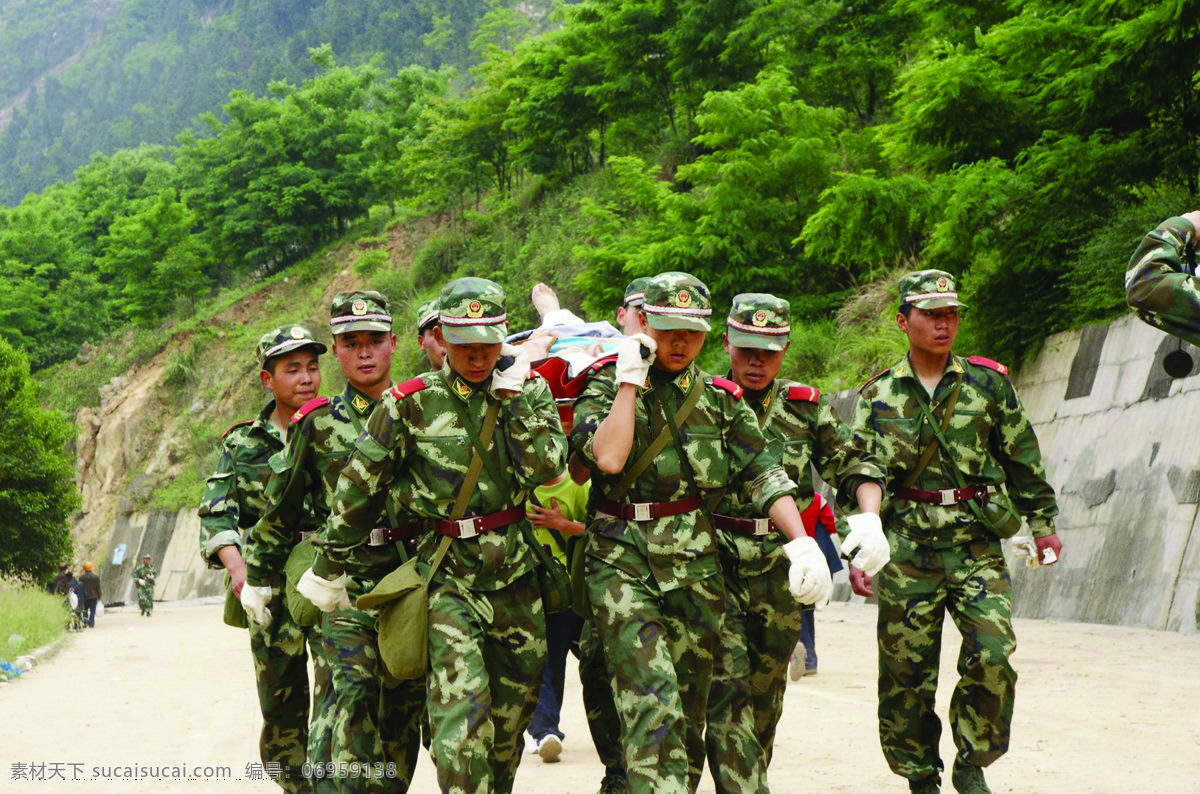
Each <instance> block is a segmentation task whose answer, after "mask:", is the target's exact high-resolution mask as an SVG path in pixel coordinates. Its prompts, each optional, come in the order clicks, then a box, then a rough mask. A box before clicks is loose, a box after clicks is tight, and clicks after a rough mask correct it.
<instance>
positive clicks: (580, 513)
mask: <svg viewBox="0 0 1200 794" xmlns="http://www.w3.org/2000/svg"><path fill="white" fill-rule="evenodd" d="M591 492H592V481H591V480H588V481H587V482H585V483H584V484H583V485H580V484H578V483H577V482H575V481H574V480H572V479H571V477H570V475H569V474H568V475H565V476H564V477H563V479H562V481H561V482H556V483H554V484H553V485H539V486H538V487H537V488H534V489H533V495H534V497H535V498H536V499H537V501H538V504H540V505H541V506H542V507H550V505H551V504H552V503H554V502H557V503H558V507H559V509H560V510H562V514H563V518H565V519H567V520H568V521H579V522H581V523H582V522H586V521H587V506H588V495H589V494H590V493H591ZM525 507H526V510H527V511H529V510H531V509H532V507H533V500H532V499H531V500H529V501H528V502H526V503H525ZM533 534H534V535H535V536H536V537H537V539H538V543H541V544H542V545H543V546H545V547H546V548H547V549H548V550H549V551H550V553H552V554H553V555H554V556H555V557H558V559H560V560H562V562H563V564H564V565H565V564H566V562H567V555H566V552H565V551H563V548H562V546H560V545H559V543H560V542H564V543H565V541H566V539H567V537H568V536H567V535H564V534H562V533H561V532H558V531H556V530H553V529H544V528H535V529H534V530H533Z"/></svg>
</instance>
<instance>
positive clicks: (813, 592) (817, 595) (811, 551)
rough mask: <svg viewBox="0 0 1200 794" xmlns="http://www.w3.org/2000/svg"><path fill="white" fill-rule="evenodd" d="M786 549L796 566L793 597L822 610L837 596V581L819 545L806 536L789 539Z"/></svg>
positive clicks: (792, 576) (791, 587) (792, 571)
mask: <svg viewBox="0 0 1200 794" xmlns="http://www.w3.org/2000/svg"><path fill="white" fill-rule="evenodd" d="M783 550H784V552H785V553H786V554H787V558H788V560H789V561H790V562H791V564H792V567H791V568H790V569H789V570H788V589H789V590H791V591H792V596H793V597H794V598H795V599H796V600H797V601H799V602H800V603H801V604H804V605H805V606H816V608H817V609H822V608H823V607H824V606H825V605H826V604H828V603H829V596H830V595H832V594H833V579H832V578H831V577H830V576H829V564H828V563H827V562H825V555H824V554H822V553H821V549H820V547H819V546H817V542H816V541H815V540H813V539H812V538H810V537H809V536H808V535H805V536H804V537H802V538H796V539H795V540H789V541H788V542H787V543H785V544H784V545H783Z"/></svg>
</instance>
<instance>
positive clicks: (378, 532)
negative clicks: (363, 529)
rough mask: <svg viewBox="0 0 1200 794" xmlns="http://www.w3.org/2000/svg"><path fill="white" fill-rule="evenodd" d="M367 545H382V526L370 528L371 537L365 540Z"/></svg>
mask: <svg viewBox="0 0 1200 794" xmlns="http://www.w3.org/2000/svg"><path fill="white" fill-rule="evenodd" d="M367 545H369V546H382V545H383V527H375V528H374V529H372V530H371V539H370V540H368V541H367Z"/></svg>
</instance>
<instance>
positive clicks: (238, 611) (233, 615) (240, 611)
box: [222, 574, 250, 629]
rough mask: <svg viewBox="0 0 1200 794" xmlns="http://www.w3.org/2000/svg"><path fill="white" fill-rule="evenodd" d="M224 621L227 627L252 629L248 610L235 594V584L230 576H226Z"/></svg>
mask: <svg viewBox="0 0 1200 794" xmlns="http://www.w3.org/2000/svg"><path fill="white" fill-rule="evenodd" d="M222 619H223V620H224V621H225V625H226V626H233V627H234V628H235V629H248V628H250V621H249V620H248V619H247V618H246V610H245V608H244V607H243V606H242V602H241V600H239V599H238V597H237V596H235V595H234V594H233V583H232V582H231V581H230V579H229V574H225V614H224V615H223V616H222Z"/></svg>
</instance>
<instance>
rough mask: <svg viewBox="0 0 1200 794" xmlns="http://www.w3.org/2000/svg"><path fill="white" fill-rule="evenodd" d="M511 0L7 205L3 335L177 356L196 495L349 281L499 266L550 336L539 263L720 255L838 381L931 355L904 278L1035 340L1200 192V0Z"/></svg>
mask: <svg viewBox="0 0 1200 794" xmlns="http://www.w3.org/2000/svg"><path fill="white" fill-rule="evenodd" d="M488 8H489V9H490V10H489V12H488V14H487V15H486V16H485V17H481V22H480V23H479V25H478V26H477V28H476V34H475V38H474V45H473V46H474V47H475V50H476V52H478V53H480V54H481V56H482V58H481V60H480V62H479V64H478V65H477V66H476V67H474V68H473V69H472V70H471V71H470V73H469V76H468V75H467V74H465V73H464V72H463V71H461V70H460V69H456V68H433V67H436V64H432V63H427V65H416V66H405V67H403V68H399V69H397V68H393V67H391V66H389V65H387V64H386V63H384V62H381V61H375V62H365V61H364V60H363V59H362V58H361V57H360V56H358V55H356V56H355V57H354V58H350V59H348V60H347V61H346V64H339V55H340V53H341V52H342V50H340V49H339V47H338V46H337V42H334V43H333V44H334V46H323V47H316V48H312V49H311V50H310V51H309V53H308V56H307V57H308V58H309V62H310V63H311V69H312V75H313V76H312V77H310V78H308V79H305V80H303V81H302V82H297V80H296V79H293V78H292V77H291V76H289V79H286V80H279V81H275V82H272V83H270V85H269V87H268V89H267V90H266V91H265V92H250V91H234V92H233V93H231V94H230V95H229V97H228V101H227V102H226V104H225V105H224V108H223V112H222V113H221V114H213V115H209V116H206V117H205V118H204V121H203V125H201V127H200V128H199V129H194V130H192V131H189V132H185V133H183V134H181V135H180V136H179V137H178V139H177V141H176V142H175V143H174V144H173V145H166V146H142V147H139V148H136V149H124V150H118V151H115V152H112V153H110V154H107V155H102V156H97V157H94V158H93V159H92V161H91V162H90V163H89V164H88V165H86V166H84V167H83V168H81V169H79V170H78V171H76V172H75V175H74V178H73V179H71V180H70V181H67V182H63V183H61V184H57V185H54V186H52V187H50V188H47V189H46V190H45V191H43V192H41V193H37V194H30V195H28V196H26V197H25V198H24V200H23V201H22V202H21V204H20V205H19V206H17V207H15V208H11V209H7V210H0V269H2V270H3V280H2V281H0V329H2V332H3V333H4V335H5V336H6V337H8V338H9V339H11V340H12V341H14V342H15V343H16V344H17V345H19V346H20V347H22V348H23V349H24V350H25V351H26V353H27V355H28V356H29V358H30V360H31V362H32V363H33V366H34V368H35V370H39V371H40V375H39V377H41V378H42V379H43V381H44V382H45V383H46V384H47V388H46V389H45V390H44V392H43V394H44V397H45V399H46V400H49V401H50V402H51V403H53V404H55V405H57V406H59V407H61V408H62V409H63V410H65V411H67V412H68V413H70V412H72V411H74V410H76V409H77V408H79V407H80V406H87V405H96V404H97V403H99V402H100V398H99V396H98V395H99V392H98V387H99V386H100V385H101V384H103V383H106V382H107V381H108V379H110V378H112V377H113V376H115V375H119V374H120V373H121V372H122V371H123V368H125V367H127V366H129V365H131V364H135V363H143V364H145V363H147V362H156V364H155V366H156V367H159V368H161V369H162V371H163V372H164V373H166V372H169V373H171V377H170V378H169V379H168V380H167V381H165V385H164V387H163V394H162V399H163V400H165V401H166V402H165V405H166V407H165V408H164V411H165V412H166V413H167V414H168V415H170V416H172V417H173V419H172V421H173V422H175V424H176V425H177V426H179V427H183V426H184V425H187V426H188V427H190V428H191V429H189V430H187V432H186V433H184V434H183V435H182V436H180V438H183V439H184V441H185V442H186V443H183V442H180V443H182V446H181V447H180V449H181V450H182V452H180V451H176V452H174V453H171V454H168V452H169V450H166V448H165V447H163V446H162V444H159V445H158V447H156V449H157V450H158V452H156V453H155V454H156V455H158V457H156V458H147V460H154V461H157V462H158V463H161V461H164V460H165V461H168V463H167V464H164V465H157V464H156V467H155V471H154V472H152V473H151V478H152V481H153V487H152V488H151V489H150V491H151V495H150V496H148V497H145V498H146V499H149V500H151V501H153V500H155V499H159V498H161V495H162V494H164V493H166V494H168V495H170V496H171V497H172V498H176V497H178V500H179V502H180V503H187V502H188V501H189V499H190V498H193V497H194V496H195V494H194V490H195V484H196V482H198V480H197V479H195V478H192V479H188V477H191V475H188V476H187V477H185V476H184V469H185V468H186V467H187V466H191V465H193V464H194V463H195V464H196V465H197V471H201V470H203V469H204V467H205V466H206V465H207V463H206V460H205V457H204V455H205V454H211V450H212V449H213V446H212V444H213V441H212V439H213V436H214V434H216V433H217V432H218V431H219V429H220V427H221V425H222V424H223V423H225V422H226V421H227V420H231V419H233V418H241V417H242V416H244V415H246V413H247V412H248V411H250V410H251V409H252V408H253V407H254V405H255V404H256V401H257V399H258V396H257V395H255V394H254V392H253V391H252V390H250V389H249V388H248V387H243V386H241V385H238V386H234V385H233V384H234V383H235V382H236V383H239V384H240V383H243V382H246V381H250V380H252V378H251V377H250V376H251V375H252V374H253V371H252V369H253V363H252V362H251V361H249V360H248V359H247V358H245V356H246V355H247V352H246V351H248V350H249V345H250V344H251V343H252V339H253V338H254V336H255V334H256V333H258V332H260V331H261V330H262V329H265V328H267V327H270V326H271V325H273V324H275V323H277V322H279V321H281V320H284V319H293V318H295V317H297V315H299V316H300V317H301V318H302V319H303V318H305V317H306V318H308V319H310V320H311V321H312V322H313V323H314V325H315V326H316V327H321V326H323V324H324V317H325V314H324V313H325V311H326V308H327V299H328V297H329V295H330V294H331V289H332V287H333V285H335V284H338V285H342V284H344V285H355V284H370V285H374V286H377V287H379V288H381V289H383V290H384V291H385V292H387V293H388V294H389V295H391V296H392V297H393V299H395V300H396V301H397V303H398V305H399V306H401V307H411V306H412V305H413V304H414V302H415V301H417V300H419V299H420V298H422V297H426V296H430V295H433V294H435V293H436V291H437V290H438V288H439V287H440V286H441V285H442V284H443V283H445V281H447V280H448V279H451V278H453V277H455V276H458V275H463V274H475V275H484V276H489V277H492V278H495V279H497V280H498V281H500V282H501V283H502V284H504V285H505V286H506V287H507V288H508V289H509V290H510V293H511V295H512V296H513V299H512V312H511V313H512V317H513V320H514V325H515V326H517V327H521V326H522V325H526V324H528V323H530V322H532V321H533V309H532V307H531V306H529V305H528V304H527V302H526V299H525V295H527V293H528V289H529V287H531V286H532V284H533V283H535V282H536V281H538V280H545V281H548V282H550V283H551V284H553V285H554V286H555V287H556V288H558V289H559V291H560V294H561V295H562V297H563V301H564V303H565V304H567V305H570V306H576V307H582V309H583V310H584V311H586V312H587V313H589V314H590V315H591V316H592V317H593V318H601V317H607V316H609V315H610V313H611V312H612V310H613V308H614V307H615V306H616V304H617V303H618V301H619V300H620V296H621V293H622V290H623V288H624V285H625V284H626V283H627V282H628V281H629V279H631V278H632V277H634V276H638V275H648V274H653V273H655V272H658V271H662V270H667V269H678V270H687V271H690V272H692V273H694V274H696V275H697V276H699V277H700V278H701V279H703V280H704V281H706V282H707V283H708V284H709V285H710V286H711V287H712V288H713V291H714V296H715V300H716V308H717V312H718V316H719V315H720V312H723V311H724V310H725V309H726V308H727V307H728V305H729V301H730V299H731V298H732V297H733V295H734V294H736V293H738V292H742V291H767V292H774V293H777V294H779V295H781V296H783V297H786V298H788V299H790V300H791V302H792V306H793V312H794V331H793V347H792V350H791V352H790V353H789V360H788V372H787V374H789V375H791V376H794V377H798V378H800V379H803V380H806V381H808V382H812V383H815V384H816V385H819V386H822V387H826V388H836V387H846V386H851V385H854V384H856V383H857V382H858V380H859V379H860V378H862V377H864V376H865V375H867V374H869V373H871V372H873V371H874V370H876V369H878V368H879V367H881V366H883V365H886V364H887V363H890V362H891V361H892V360H894V359H895V358H896V357H897V356H898V355H899V351H900V350H901V349H902V345H901V340H900V339H899V337H898V336H897V334H896V332H895V330H894V327H893V326H894V323H893V321H892V317H893V316H894V304H893V302H892V301H893V299H892V297H891V296H892V292H891V290H892V289H893V284H894V279H895V277H896V275H897V273H899V272H901V271H903V270H905V269H912V268H917V267H939V268H943V269H945V270H948V271H950V272H952V273H954V274H955V275H956V276H958V277H959V278H960V291H961V292H963V293H964V298H965V300H966V302H967V303H968V304H969V307H970V308H969V310H968V311H967V313H966V322H965V323H964V329H965V330H964V334H963V345H962V348H963V349H967V348H970V349H972V350H973V351H975V352H979V353H983V354H985V355H990V356H992V357H994V358H998V359H1000V360H1004V361H1007V362H1009V363H1019V362H1020V360H1021V359H1022V358H1023V357H1024V356H1026V355H1028V354H1029V353H1030V352H1032V351H1033V350H1035V349H1036V347H1037V346H1038V344H1039V343H1040V341H1041V340H1042V339H1044V338H1045V337H1046V336H1047V335H1048V334H1051V333H1054V332H1056V331H1060V330H1064V329H1067V328H1071V327H1075V326H1078V325H1080V324H1083V323H1087V322H1093V321H1098V320H1103V319H1106V318H1110V317H1112V316H1114V315H1116V314H1117V313H1120V312H1123V311H1124V300H1123V294H1122V273H1123V265H1124V261H1125V259H1126V258H1127V257H1128V255H1129V253H1130V251H1132V249H1133V246H1134V244H1135V243H1136V241H1137V239H1138V237H1139V236H1140V235H1142V234H1143V233H1144V232H1145V231H1146V230H1147V229H1149V228H1151V227H1152V226H1154V225H1155V224H1156V223H1157V222H1158V221H1159V220H1161V219H1162V218H1164V217H1167V216H1169V215H1172V214H1176V213H1179V212H1182V211H1185V210H1187V209H1190V208H1192V205H1193V204H1194V202H1195V194H1196V191H1197V179H1198V177H1200V169H1198V163H1200V160H1198V157H1200V148H1198V147H1197V142H1196V136H1195V132H1194V131H1195V130H1196V129H1198V127H1197V124H1196V122H1197V118H1196V115H1197V109H1198V108H1200V103H1198V102H1197V92H1196V86H1195V79H1194V72H1195V64H1196V63H1197V62H1200V58H1198V56H1200V36H1198V35H1197V34H1198V32H1200V18H1198V17H1200V0H1171V2H1165V1H1163V0H1160V1H1157V2H1155V1H1151V2H1138V3H1134V2H1115V1H1113V0H1103V1H1102V0H1083V2H1068V1H1067V0H1029V1H1028V2H999V0H985V1H984V2H974V3H969V4H968V3H960V2H946V1H941V2H938V1H936V0H874V1H871V2H862V3H856V4H849V3H842V2H834V1H833V0H754V1H751V0H734V1H733V2H723V3H709V2H700V0H669V1H667V2H644V1H643V0H585V1H584V2H580V3H578V4H570V5H559V6H557V8H556V11H555V12H554V14H553V15H552V16H551V18H550V20H549V22H548V27H547V29H546V30H545V31H544V32H541V33H534V32H531V30H530V28H529V26H528V25H527V24H525V23H523V22H522V19H524V17H522V16H521V15H519V14H518V13H517V12H516V11H515V10H514V9H512V8H509V7H508V6H506V5H504V4H503V3H499V2H495V3H492V4H490V5H489V6H488ZM443 32H444V33H445V34H446V36H445V37H444V38H443V39H441V40H440V41H442V44H445V45H447V46H448V44H449V43H450V42H451V41H457V42H458V44H459V45H461V44H462V40H461V38H459V39H454V37H453V35H452V31H450V30H449V29H448V28H447V29H445V30H444V31H443ZM435 39H437V37H436V36H435V37H434V38H433V39H427V40H426V42H425V43H426V44H431V42H433V41H434V40H435ZM431 46H432V45H431ZM456 46H457V45H456ZM468 49H469V47H468ZM291 62H292V63H296V62H297V61H296V60H295V59H293V60H292V61H291ZM306 68H307V67H306ZM347 235H348V236H347ZM398 237H403V240H404V242H403V245H400V246H397V244H396V242H395V240H396V239H397V238H398ZM297 307H300V310H299V312H298V311H297ZM718 326H719V324H718ZM106 338H107V339H108V340H109V341H108V342H107V343H101V342H100V341H99V340H102V339H106ZM85 341H90V342H92V343H93V344H96V345H99V352H100V354H99V355H93V354H92V353H91V352H87V351H86V350H85V351H84V353H85V354H84V355H83V356H82V359H79V356H78V355H77V354H78V353H80V348H81V345H82V344H83V343H84V342H85ZM717 341H718V340H717V338H716V334H714V339H713V340H711V341H710V344H709V345H708V347H707V349H706V352H705V354H704V355H705V358H704V363H705V365H706V366H708V367H710V368H714V369H720V368H721V367H722V364H721V355H720V350H719V344H717ZM164 345H170V347H169V348H168V351H169V353H166V354H164V353H163V352H162V351H163V350H164ZM239 357H241V358H239ZM77 359H79V360H88V361H90V363H86V364H81V363H79V361H78V360H77ZM62 362H72V363H62ZM234 362H236V364H235V363H234ZM411 363H412V362H411V361H409V362H403V363H402V364H401V365H400V366H401V367H406V366H409V364H411ZM164 377H165V375H164ZM330 383H331V384H332V383H333V379H332V378H331V379H330ZM244 388H245V390H243V389H244ZM328 390H329V389H327V391H328ZM193 394H199V395H201V399H200V401H201V402H203V403H204V405H203V406H201V407H199V408H196V409H195V413H192V408H193V405H194V403H195V400H193ZM205 394H208V395H209V396H210V397H217V398H218V399H215V401H214V400H210V399H208V398H205V397H203V395H205ZM234 395H242V396H240V397H237V398H236V399H235V398H234ZM180 411H183V414H184V415H185V417H193V418H191V419H188V418H183V419H180V418H179V417H180ZM180 422H183V423H184V425H180V424H179V423H180ZM189 423H190V424H189ZM172 438H174V436H173V437H172ZM188 439H190V441H189V440H188ZM163 443H166V442H163ZM171 443H172V444H174V443H175V442H174V441H172V442H171ZM189 445H190V446H189ZM206 450H207V452H205V451H206ZM201 453H204V454H201ZM172 460H174V461H175V462H174V463H171V462H170V461H172ZM183 461H187V464H186V466H185V465H184V463H183ZM197 461H199V462H198V463H196V462H197ZM136 468H137V466H136V465H134V466H131V468H130V471H131V472H133V471H135V470H136ZM131 476H132V475H131ZM196 476H198V475H196ZM181 478H182V479H181ZM172 482H174V483H182V484H186V488H185V487H183V485H179V486H178V487H177V489H176V490H164V489H166V488H173V487H176V486H171V485H170V483H172ZM185 491H186V493H185ZM155 494H158V496H155ZM185 497H186V498H185ZM85 501H86V499H85Z"/></svg>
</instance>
